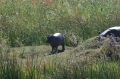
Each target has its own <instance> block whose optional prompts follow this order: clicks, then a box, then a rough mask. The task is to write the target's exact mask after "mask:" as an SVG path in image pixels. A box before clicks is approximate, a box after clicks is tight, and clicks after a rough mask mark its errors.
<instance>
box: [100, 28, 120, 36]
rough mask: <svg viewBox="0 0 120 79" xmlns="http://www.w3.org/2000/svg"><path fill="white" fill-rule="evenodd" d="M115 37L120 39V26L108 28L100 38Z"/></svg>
mask: <svg viewBox="0 0 120 79" xmlns="http://www.w3.org/2000/svg"><path fill="white" fill-rule="evenodd" d="M108 35H109V36H110V35H113V36H114V37H120V26H115V27H111V28H108V29H107V30H105V31H104V32H102V33H100V32H99V36H103V37H107V36H108Z"/></svg>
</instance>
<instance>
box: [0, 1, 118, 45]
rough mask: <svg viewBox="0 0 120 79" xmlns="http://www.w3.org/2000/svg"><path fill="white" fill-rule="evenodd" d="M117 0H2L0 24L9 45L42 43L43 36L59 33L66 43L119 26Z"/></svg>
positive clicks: (75, 42) (75, 43)
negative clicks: (35, 1) (50, 0)
mask: <svg viewBox="0 0 120 79" xmlns="http://www.w3.org/2000/svg"><path fill="white" fill-rule="evenodd" d="M119 7H120V2H119V0H100V1H98V0H92V1H88V0H84V1H83V0H74V1H71V0H60V1H56V0H52V2H51V3H50V5H47V4H46V2H45V1H38V3H33V2H32V1H31V0H23V1H22V0H21V1H17V0H16V1H15V0H2V2H1V3H0V26H1V30H2V31H3V33H2V37H4V38H7V39H9V41H8V43H9V45H10V46H12V47H15V46H23V45H41V44H46V43H45V40H46V36H47V35H48V34H51V33H55V32H61V33H62V34H63V35H64V36H65V43H66V45H67V46H76V45H77V44H78V43H79V42H80V40H81V39H82V40H85V39H88V38H90V37H93V36H96V35H98V31H103V30H105V29H106V28H108V27H111V26H116V25H119V21H120V19H119V16H120V12H119V11H120V8H119Z"/></svg>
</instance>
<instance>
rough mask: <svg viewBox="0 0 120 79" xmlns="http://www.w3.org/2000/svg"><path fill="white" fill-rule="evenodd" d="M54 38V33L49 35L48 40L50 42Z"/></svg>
mask: <svg viewBox="0 0 120 79" xmlns="http://www.w3.org/2000/svg"><path fill="white" fill-rule="evenodd" d="M52 39H53V34H50V35H48V37H47V40H46V42H47V43H50V42H51V41H52Z"/></svg>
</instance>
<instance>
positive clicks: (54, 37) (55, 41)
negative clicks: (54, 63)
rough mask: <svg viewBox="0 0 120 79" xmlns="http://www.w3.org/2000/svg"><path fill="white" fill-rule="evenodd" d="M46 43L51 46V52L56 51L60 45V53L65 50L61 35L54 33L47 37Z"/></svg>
mask: <svg viewBox="0 0 120 79" xmlns="http://www.w3.org/2000/svg"><path fill="white" fill-rule="evenodd" d="M46 42H47V43H49V44H50V45H51V47H52V52H53V50H57V48H58V46H59V45H62V51H64V50H65V47H64V36H63V35H62V34H61V33H55V34H50V35H48V37H47V40H46ZM57 51H58V50H57Z"/></svg>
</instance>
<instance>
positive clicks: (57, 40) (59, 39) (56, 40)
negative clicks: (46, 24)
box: [53, 33, 64, 45]
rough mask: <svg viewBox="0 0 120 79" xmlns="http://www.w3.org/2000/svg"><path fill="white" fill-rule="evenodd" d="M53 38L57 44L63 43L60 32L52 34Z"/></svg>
mask: <svg viewBox="0 0 120 79" xmlns="http://www.w3.org/2000/svg"><path fill="white" fill-rule="evenodd" d="M53 36H54V38H55V42H56V43H57V44H58V45H61V44H63V42H64V37H63V35H62V34H61V33H55V34H53Z"/></svg>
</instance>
